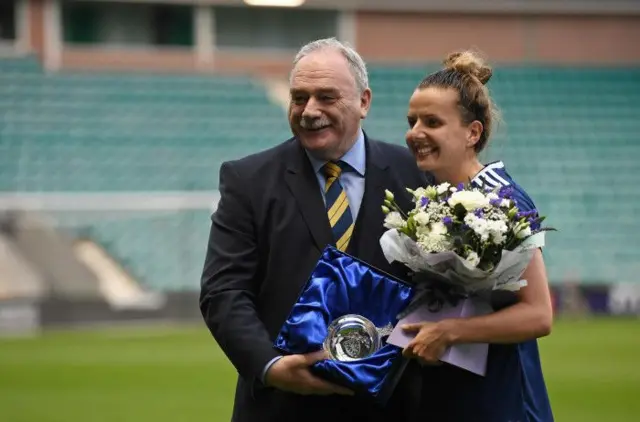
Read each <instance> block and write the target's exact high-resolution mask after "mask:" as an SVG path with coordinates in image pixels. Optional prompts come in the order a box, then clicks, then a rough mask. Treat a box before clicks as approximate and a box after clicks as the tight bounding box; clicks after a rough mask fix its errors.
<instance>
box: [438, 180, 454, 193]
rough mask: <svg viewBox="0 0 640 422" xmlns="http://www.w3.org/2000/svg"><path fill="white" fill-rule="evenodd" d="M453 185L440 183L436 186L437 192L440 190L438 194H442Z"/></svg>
mask: <svg viewBox="0 0 640 422" xmlns="http://www.w3.org/2000/svg"><path fill="white" fill-rule="evenodd" d="M450 186H451V184H449V183H447V182H444V183H440V184H439V185H438V186H437V187H436V192H438V195H442V194H443V193H445V192H446V191H447V190H448V189H449V187H450Z"/></svg>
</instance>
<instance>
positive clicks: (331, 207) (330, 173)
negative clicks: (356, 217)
mask: <svg viewBox="0 0 640 422" xmlns="http://www.w3.org/2000/svg"><path fill="white" fill-rule="evenodd" d="M324 173H325V176H326V184H325V198H326V203H327V217H328V218H329V224H330V226H331V230H332V232H333V238H334V240H335V242H336V248H338V249H339V250H341V251H346V249H347V247H348V246H349V240H350V239H351V235H352V234H353V218H352V217H351V210H350V208H349V198H348V196H347V193H346V191H345V190H344V189H343V188H342V185H341V184H340V175H341V174H342V167H340V166H339V165H338V164H335V163H331V162H329V163H327V164H325V167H324Z"/></svg>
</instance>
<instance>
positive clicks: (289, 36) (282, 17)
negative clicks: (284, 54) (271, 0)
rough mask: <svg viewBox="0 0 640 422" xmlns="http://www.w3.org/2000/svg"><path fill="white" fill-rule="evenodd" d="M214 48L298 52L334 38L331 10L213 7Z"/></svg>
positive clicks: (335, 20)
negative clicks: (307, 45) (323, 40)
mask: <svg viewBox="0 0 640 422" xmlns="http://www.w3.org/2000/svg"><path fill="white" fill-rule="evenodd" d="M214 15H215V37H216V45H217V46H218V47H222V48H275V49H298V48H300V47H301V46H302V45H304V44H306V43H307V42H309V41H312V40H314V39H318V38H326V37H333V36H336V35H337V28H338V12H337V11H333V10H309V9H285V8H266V7H255V8H254V7H216V8H215V9H214Z"/></svg>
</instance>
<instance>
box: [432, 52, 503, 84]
mask: <svg viewBox="0 0 640 422" xmlns="http://www.w3.org/2000/svg"><path fill="white" fill-rule="evenodd" d="M444 66H445V68H447V69H453V70H455V71H457V72H460V73H466V74H469V75H471V76H475V77H476V78H478V80H479V81H480V82H481V83H482V84H486V83H487V82H488V81H489V79H491V75H492V74H493V72H492V70H491V67H489V66H488V65H487V64H486V63H485V62H484V60H483V59H482V58H481V57H479V56H478V55H477V54H476V53H474V52H473V51H459V52H455V53H451V54H449V55H448V56H447V58H446V59H445V60H444Z"/></svg>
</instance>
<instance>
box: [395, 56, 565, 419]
mask: <svg viewBox="0 0 640 422" xmlns="http://www.w3.org/2000/svg"><path fill="white" fill-rule="evenodd" d="M444 64H445V67H444V69H442V70H440V71H438V72H435V73H433V74H431V75H429V76H427V77H426V78H425V79H424V80H423V81H422V82H421V83H420V85H419V86H418V88H417V89H416V90H415V92H414V93H413V95H412V96H411V99H410V101H409V113H408V123H409V130H408V132H407V135H406V141H407V145H408V147H409V148H410V149H411V151H412V152H413V154H414V156H415V158H416V162H417V164H418V166H419V167H420V169H422V170H424V171H427V172H429V173H431V174H432V175H433V176H434V177H435V179H436V181H437V182H438V183H441V182H449V183H451V184H453V185H456V184H458V183H469V181H471V183H472V184H473V185H476V186H487V185H488V186H491V187H495V186H499V185H503V186H507V185H510V186H512V187H513V189H514V199H515V200H516V202H517V205H518V207H519V208H520V209H521V210H522V211H528V210H531V209H534V208H535V206H534V204H533V201H532V200H531V198H529V196H528V195H527V193H526V192H525V191H524V190H523V189H522V187H520V186H519V185H518V184H517V183H516V182H515V181H514V180H513V179H512V178H511V176H510V175H509V174H508V173H507V171H506V169H505V166H504V164H503V163H502V162H501V161H498V162H494V163H491V164H488V165H483V164H481V163H480V161H479V159H478V154H479V153H480V152H481V151H482V150H483V149H484V148H485V147H486V146H487V143H488V141H489V136H490V134H491V131H492V126H493V124H494V121H495V115H496V110H495V107H494V105H493V102H492V101H491V98H490V97H489V93H488V90H487V88H486V87H485V85H484V84H485V83H486V82H487V81H488V80H489V78H490V77H491V74H492V71H491V69H490V68H489V67H488V66H486V65H485V64H484V63H483V62H482V60H481V59H480V58H478V57H477V56H476V55H475V54H474V53H472V52H468V51H467V52H463V53H454V54H451V55H450V56H449V57H447V59H446V60H445V62H444ZM522 278H524V279H526V280H527V282H528V284H527V286H526V287H524V288H522V289H521V290H520V291H519V292H518V293H517V302H516V303H515V304H513V305H512V306H508V307H505V308H503V309H497V310H496V312H494V313H492V314H490V315H486V316H479V317H473V318H460V319H449V320H443V321H440V322H438V323H419V324H412V325H410V326H406V327H405V329H406V330H409V331H414V332H416V334H417V335H416V337H415V338H414V340H413V341H412V342H411V343H410V344H409V345H408V346H407V347H406V348H405V350H404V354H405V356H408V357H412V358H416V359H418V360H419V361H421V362H422V363H423V364H434V363H437V362H438V358H439V357H440V356H441V355H442V353H443V351H444V350H445V348H446V347H448V346H449V345H452V344H460V343H478V342H479V343H489V344H490V348H489V357H488V364H487V373H486V376H485V377H480V376H478V375H475V374H472V373H470V372H467V371H465V370H463V369H460V368H457V367H454V366H450V365H437V366H434V365H431V366H428V365H425V367H424V371H425V374H424V381H425V382H424V384H425V386H424V391H423V400H422V406H423V407H424V412H423V414H424V420H425V421H438V422H448V421H456V422H458V421H460V422H468V421H474V422H475V421H478V422H481V421H487V422H517V421H518V422H532V421H536V422H549V421H552V420H553V415H552V412H551V407H550V404H549V400H548V396H547V390H546V387H545V383H544V378H543V375H542V369H541V365H540V357H539V353H538V346H537V341H536V339H537V338H539V337H543V336H546V335H548V334H549V333H550V331H551V325H552V320H553V315H552V306H551V298H550V293H549V288H548V284H547V283H548V282H547V276H546V271H545V266H544V261H543V258H542V254H541V252H540V251H539V250H538V251H536V253H535V255H534V256H533V258H532V260H531V263H530V264H529V266H528V267H527V269H526V271H525V272H524V275H523V277H522Z"/></svg>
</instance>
